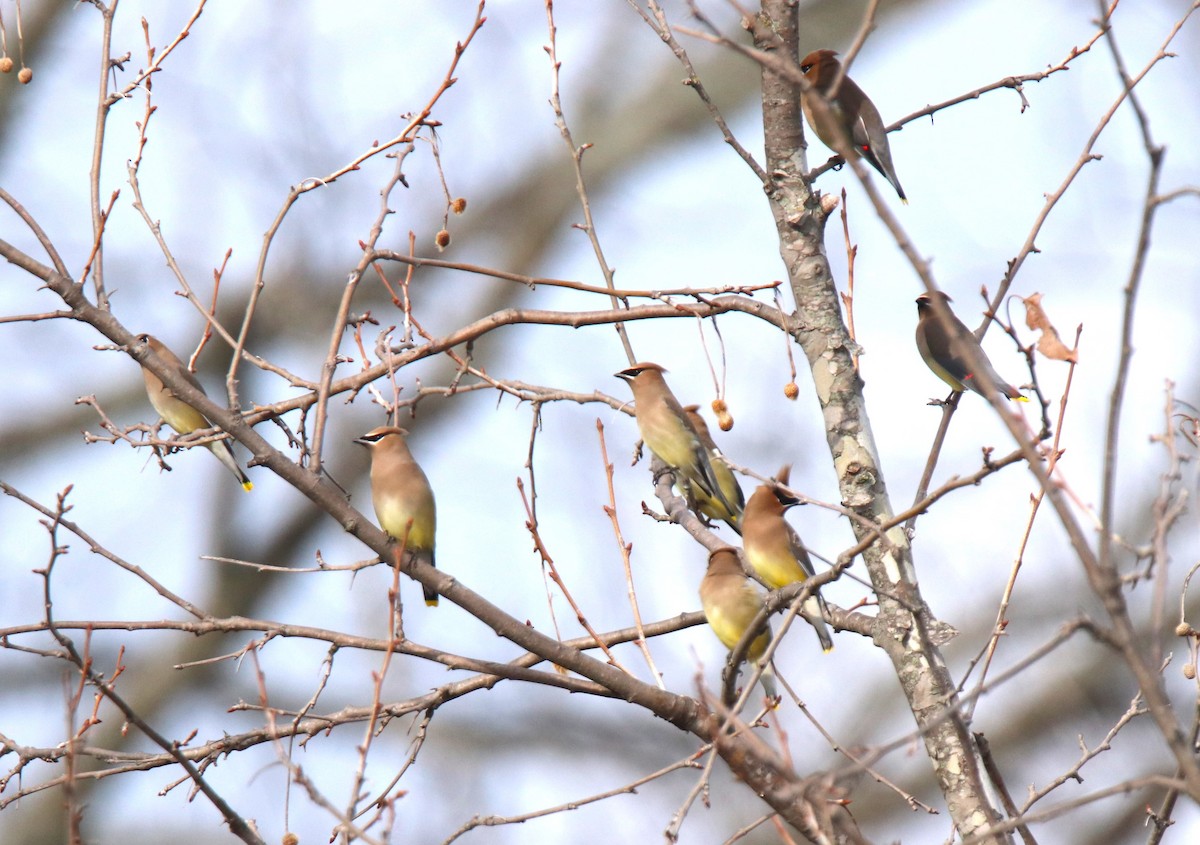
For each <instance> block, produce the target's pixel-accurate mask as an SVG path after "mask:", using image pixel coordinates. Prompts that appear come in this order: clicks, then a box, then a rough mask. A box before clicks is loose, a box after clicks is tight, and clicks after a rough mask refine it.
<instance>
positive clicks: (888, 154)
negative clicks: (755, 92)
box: [800, 50, 908, 203]
mask: <svg viewBox="0 0 1200 845" xmlns="http://www.w3.org/2000/svg"><path fill="white" fill-rule="evenodd" d="M836 56H837V53H836V52H834V51H833V50H813V51H812V52H811V53H809V54H808V55H807V56H805V57H804V58H803V59H801V60H800V70H801V72H802V73H803V74H804V78H805V79H807V80H808V81H809V82H811V83H812V86H813V88H814V89H815V91H816V93H818V94H820V95H821V96H822V97H824V98H825V100H826V103H827V105H828V106H829V109H828V111H829V118H828V119H825V120H822V119H820V118H818V117H817V115H816V114H815V113H814V110H813V106H812V100H813V94H812V93H810V92H808V91H805V92H802V93H801V95H800V108H801V109H802V110H803V111H804V117H805V119H807V120H808V125H809V126H811V127H812V130H813V132H815V133H816V134H817V137H818V138H820V139H821V142H822V143H824V144H825V146H827V147H829V149H831V150H833V151H834V152H838V147H837V144H838V139H839V137H840V136H842V135H844V136H845V139H846V140H847V141H849V142H850V145H851V146H852V147H853V148H854V151H855V152H856V153H858V154H859V155H860V156H862V157H863V158H864V159H865V160H866V162H867V164H869V165H871V166H872V167H874V168H875V169H876V170H878V171H879V172H880V173H881V174H883V178H885V179H887V180H888V181H889V182H891V183H892V187H893V188H895V189H896V193H897V194H899V195H900V199H901V200H902V201H903V202H905V203H907V202H908V197H906V196H905V195H904V189H903V188H901V187H900V180H899V179H897V178H896V167H895V165H893V164H892V150H891V147H889V146H888V139H887V130H886V129H884V126H883V118H881V117H880V116H879V109H877V108H875V104H874V103H872V102H871V98H870V97H868V96H867V95H866V94H864V93H863V90H862V89H861V88H859V87H858V86H857V85H856V84H855V83H854V80H853V79H851V78H850V77H848V76H846V75H845V74H842V75H841V76H842V81H841V83H840V84H838V86H837V90H836V91H833V90H832V89H833V85H834V82H835V81H836V80H837V77H838V73H839V71H840V70H841V68H842V63H841V62H839V61H838V60H837V58H836Z"/></svg>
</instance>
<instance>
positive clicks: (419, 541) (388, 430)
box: [354, 425, 438, 607]
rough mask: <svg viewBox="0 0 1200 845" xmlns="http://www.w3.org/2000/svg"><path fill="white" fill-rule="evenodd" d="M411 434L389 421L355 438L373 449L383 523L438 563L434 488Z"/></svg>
mask: <svg viewBox="0 0 1200 845" xmlns="http://www.w3.org/2000/svg"><path fill="white" fill-rule="evenodd" d="M407 434H408V432H407V431H405V430H404V429H402V428H397V427H395V426H386V425H385V426H380V427H379V428H376V429H372V430H371V431H368V432H367V433H366V434H364V435H363V436H362V437H359V438H358V439H357V440H355V441H354V442H355V443H359V444H361V445H363V446H366V447H367V448H368V449H370V450H371V501H372V502H373V503H374V505H375V516H376V518H378V519H379V527H380V528H382V529H383V530H384V532H386V533H387V534H388V536H390V537H391V538H392V539H393V540H395V541H396V542H397V543H400V544H402V545H403V546H404V548H405V549H407V550H408V551H409V552H411V553H412V554H413V555H414V556H416V557H418V558H419V559H421V560H423V561H425V562H426V563H428V564H429V565H430V566H437V564H436V563H434V556H433V544H434V534H435V533H437V506H436V505H435V504H434V501H433V488H432V487H430V486H429V479H428V478H426V477H425V472H424V471H423V470H422V469H421V467H420V466H419V465H418V464H417V462H416V461H415V460H414V459H413V456H412V452H410V451H409V449H408V442H407V441H406V440H405V439H404V438H405V436H406V435H407ZM421 586H422V589H423V590H424V591H425V604H427V605H428V606H429V607H437V603H438V594H437V591H436V590H433V589H431V588H429V587H426V586H425V585H423V584H422V585H421Z"/></svg>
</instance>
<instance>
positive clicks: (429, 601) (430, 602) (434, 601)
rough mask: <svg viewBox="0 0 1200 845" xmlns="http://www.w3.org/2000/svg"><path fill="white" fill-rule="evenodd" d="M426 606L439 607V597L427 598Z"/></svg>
mask: <svg viewBox="0 0 1200 845" xmlns="http://www.w3.org/2000/svg"><path fill="white" fill-rule="evenodd" d="M425 606H426V607H437V606H438V600H437V599H425Z"/></svg>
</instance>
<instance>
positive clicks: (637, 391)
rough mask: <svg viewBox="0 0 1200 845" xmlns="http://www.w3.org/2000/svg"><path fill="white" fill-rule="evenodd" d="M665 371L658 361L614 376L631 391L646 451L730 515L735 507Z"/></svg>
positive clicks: (696, 493)
mask: <svg viewBox="0 0 1200 845" xmlns="http://www.w3.org/2000/svg"><path fill="white" fill-rule="evenodd" d="M665 372H666V370H665V369H664V368H663V367H662V366H660V365H659V364H650V363H641V364H634V365H633V366H632V367H630V368H629V369H627V370H621V372H619V373H614V375H616V377H617V378H621V379H625V380H626V381H627V382H629V387H630V389H632V390H633V400H634V408H633V410H634V413H635V415H636V417H637V426H638V431H640V432H641V434H642V440H643V442H645V444H646V445H647V446H649V447H650V451H651V452H653V453H654V454H655V455H657V456H658V458H659V459H660V460H661V461H662V462H663V463H665V464H667V465H668V466H671V467H673V468H674V469H675V470H676V471H677V472H678V473H679V474H680V475H682V476H683V479H682V480H684V481H686V482H687V483H688V484H689V485H691V490H692V495H693V496H697V495H699V494H700V493H703V494H704V495H705V496H707V497H709V498H710V499H713V500H714V501H715V502H717V503H718V504H720V505H721V506H722V507H723V508H725V510H726V511H728V512H729V513H731V514H732V513H734V512H735V511H736V510H737V508H736V507H735V506H734V505H733V504H732V503H731V502H730V501H729V500H728V499H727V498H726V497H725V494H724V492H722V489H721V483H720V480H719V479H718V477H717V472H716V470H715V469H714V468H713V462H712V460H711V457H710V454H709V451H708V448H707V447H706V446H705V445H704V443H703V442H702V441H701V439H700V435H699V433H698V432H697V431H696V429H695V428H694V427H693V426H692V424H691V422H689V421H688V417H687V414H686V413H685V412H684V410H683V407H682V406H681V405H680V404H679V400H678V399H676V398H675V394H674V393H672V392H671V388H669V387H667V382H666V380H664V379H663V373H665Z"/></svg>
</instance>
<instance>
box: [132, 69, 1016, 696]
mask: <svg viewBox="0 0 1200 845" xmlns="http://www.w3.org/2000/svg"><path fill="white" fill-rule="evenodd" d="M836 55H837V54H836V53H835V52H834V51H832V50H816V51H814V52H812V53H809V54H808V55H807V56H805V57H804V59H802V60H801V63H800V68H801V71H802V72H803V73H804V75H805V77H806V78H807V79H808V80H809V81H810V82H811V83H812V85H811V91H806V92H804V93H803V94H802V106H803V111H804V114H805V117H806V118H807V120H808V122H809V125H810V126H811V127H812V129H813V131H814V132H815V133H816V135H817V137H819V138H820V139H821V140H822V141H823V142H824V143H825V144H826V145H828V146H829V147H830V148H832V149H838V148H839V145H840V144H842V143H844V141H847V140H848V141H849V142H850V143H851V144H852V147H853V150H854V152H855V153H857V154H858V155H859V156H861V157H862V158H863V159H864V160H866V161H867V162H868V163H870V164H871V165H872V166H873V167H874V168H875V169H876V170H878V171H879V172H880V173H881V174H883V176H884V178H886V179H887V181H888V182H889V183H890V184H891V185H892V187H893V188H895V190H896V193H897V194H898V195H899V197H900V199H901V200H903V201H905V202H907V199H906V197H905V195H904V190H903V188H901V187H900V180H899V179H897V178H896V171H895V167H894V165H893V163H892V157H891V151H890V149H889V148H888V141H887V132H886V129H885V128H884V124H883V121H882V119H881V118H880V116H879V111H878V110H877V109H876V108H875V105H874V104H873V103H872V102H871V100H870V98H868V97H867V96H866V94H864V93H863V91H862V89H861V88H859V87H858V86H857V85H856V84H855V83H854V81H853V80H852V79H850V78H849V77H848V76H846V75H845V73H844V71H843V70H842V66H841V63H840V62H838V60H837V58H836ZM814 95H815V96H819V98H820V100H821V105H818V106H814ZM949 302H950V297H948V296H947V295H946V294H944V293H941V292H940V291H936V292H932V293H925V294H922V295H921V296H919V297H917V315H918V319H917V328H916V343H917V349H918V351H919V352H920V354H921V357H922V358H923V359H924V361H925V363H926V364H927V365H928V366H929V368H930V369H931V370H933V372H934V373H936V374H937V375H938V376H939V377H940V378H941V379H942V380H944V381H945V382H946V383H947V384H949V385H950V387H951V388H952V389H953V390H954V391H956V392H961V391H963V390H967V389H969V390H972V391H974V392H976V393H979V394H980V395H983V396H985V397H986V396H988V394H989V393H991V392H993V391H995V392H999V393H1000V394H1001V395H1003V396H1006V397H1008V398H1010V399H1016V400H1019V401H1025V397H1023V396H1022V395H1021V393H1020V391H1019V390H1017V389H1016V388H1015V387H1013V386H1012V385H1010V384H1008V383H1007V382H1005V381H1004V380H1003V379H1001V378H1000V376H999V375H998V374H997V373H996V371H995V369H994V368H993V367H992V365H991V363H990V361H989V360H988V358H987V355H986V354H985V353H984V351H983V348H982V347H981V346H980V344H979V341H978V340H977V339H976V337H975V335H974V334H972V333H971V331H970V330H969V329H968V328H967V327H966V326H965V325H964V324H963V323H962V321H960V320H959V319H958V318H957V317H955V316H954V314H953V312H952V311H951V310H950V307H949V304H948V303H949ZM135 349H137V350H138V352H139V354H138V356H137V357H138V360H139V361H141V360H145V359H146V358H148V357H149V356H150V355H153V356H155V357H156V358H157V359H158V362H159V364H160V366H163V367H165V368H166V370H168V371H170V372H173V373H174V374H175V375H177V376H178V377H179V378H181V379H183V380H184V381H186V382H187V383H188V384H190V385H191V386H192V387H193V388H195V389H196V390H199V391H200V392H201V393H203V392H204V389H203V387H201V385H200V383H199V382H198V381H197V380H196V378H195V376H194V375H193V374H192V373H191V372H190V371H189V370H188V369H187V367H185V366H184V364H183V362H182V361H180V359H179V358H178V357H177V356H176V355H175V354H174V353H173V352H172V351H171V350H170V349H169V348H167V347H166V346H165V345H163V344H162V343H161V342H159V341H158V340H157V339H155V338H154V337H151V336H150V335H148V334H142V335H139V336H138V338H137V343H136V344H135ZM664 372H666V370H665V368H664V367H662V366H661V365H659V364H655V363H649V362H646V363H640V364H635V365H634V366H632V367H629V368H628V369H625V370H622V371H620V372H619V373H616V376H617V377H618V378H621V379H623V380H625V381H626V382H628V384H629V386H630V388H631V390H632V391H633V398H634V413H635V416H636V419H637V426H638V430H639V432H640V434H641V437H642V441H643V442H644V443H645V445H646V446H647V447H648V448H649V449H650V451H651V452H653V453H654V455H655V456H656V457H657V458H658V459H659V460H660V461H662V463H663V464H665V465H666V466H667V467H669V468H670V469H671V471H672V472H673V473H674V476H675V479H676V483H677V485H678V487H679V490H680V493H681V494H682V496H683V497H684V499H685V500H686V501H687V503H688V505H689V507H690V508H691V509H692V510H693V511H695V512H696V513H697V514H699V515H701V516H702V517H705V518H708V519H710V520H720V521H722V522H724V523H726V524H727V525H728V526H729V527H730V528H732V529H733V530H734V531H735V532H736V533H737V534H738V535H740V536H741V538H742V549H741V553H739V550H738V549H737V548H735V547H734V546H723V547H721V548H718V549H717V550H716V551H713V552H712V553H711V554H710V555H709V558H708V567H707V570H706V572H705V575H704V578H703V579H702V580H701V582H700V600H701V603H702V605H703V607H704V613H705V617H706V618H707V620H708V623H709V625H710V626H711V627H712V629H713V631H714V632H715V633H716V635H717V637H718V638H719V639H720V640H721V642H722V643H723V644H724V645H725V647H726V648H729V649H731V650H732V649H733V648H735V647H736V646H737V644H738V643H739V642H740V641H741V639H742V637H743V636H744V635H745V633H746V631H747V628H748V627H749V626H750V625H751V623H752V622H753V620H754V618H755V617H756V616H757V615H758V614H759V612H760V611H761V609H762V608H763V606H764V601H765V600H764V597H763V595H762V594H761V593H760V592H759V590H758V589H757V588H756V587H755V586H754V584H753V583H752V581H751V579H750V578H749V577H748V575H747V570H746V569H744V568H743V563H742V560H743V556H744V560H745V563H746V564H747V565H748V568H749V571H750V572H752V573H754V574H755V575H756V576H757V578H758V579H759V580H760V581H761V582H762V583H763V584H765V585H766V586H767V587H769V588H770V589H771V590H778V589H781V588H783V587H786V586H788V585H789V584H793V583H796V582H802V581H805V580H807V579H808V578H809V577H811V576H812V575H813V574H814V570H813V565H812V560H811V559H810V557H809V555H808V552H807V550H806V549H805V548H804V544H803V543H802V542H801V540H800V538H799V536H798V535H797V534H796V532H795V530H794V529H793V528H792V527H791V525H789V524H788V522H787V521H786V519H785V518H784V515H785V513H786V511H787V509H788V508H790V507H792V506H794V505H796V504H799V500H798V499H797V498H795V497H794V496H793V495H791V494H790V493H789V492H788V491H787V484H788V476H789V469H790V467H788V466H784V467H783V468H782V469H781V470H780V471H779V472H778V473H777V474H776V475H775V478H774V480H773V481H772V482H769V483H765V484H761V485H759V486H758V487H757V488H756V489H755V491H754V493H753V495H751V497H750V500H749V501H748V502H747V501H746V499H745V496H744V494H743V492H742V488H741V486H740V485H739V484H738V481H737V479H736V478H735V477H734V475H733V472H732V470H731V469H730V467H729V464H727V463H726V462H725V461H724V459H723V458H722V456H721V452H720V450H719V449H718V448H717V446H716V444H715V443H714V441H713V439H712V435H711V433H710V432H709V429H708V426H707V424H706V423H705V422H704V419H703V418H702V417H701V416H700V414H699V413H698V406H696V405H688V406H684V405H681V404H680V402H679V400H678V399H677V398H676V397H675V395H674V394H673V393H672V392H671V389H670V387H668V386H667V383H666V380H665V379H664V378H663V373H664ZM142 373H143V376H144V378H145V382H146V392H147V394H148V395H149V398H150V404H151V405H152V406H153V407H154V410H155V411H156V412H157V413H158V414H159V416H161V417H162V419H163V421H164V422H165V423H167V425H169V426H170V427H171V428H172V429H174V430H175V431H176V432H177V433H178V434H180V435H187V434H190V433H192V432H194V431H199V430H201V429H207V428H211V427H212V426H211V423H210V422H209V420H208V419H207V418H206V417H205V416H204V415H203V414H202V413H201V412H200V411H198V410H197V409H196V408H194V407H192V406H191V405H189V404H188V403H187V402H185V401H184V400H182V399H180V398H179V397H178V396H176V395H175V393H174V392H173V391H172V390H171V388H170V387H168V386H167V385H165V384H164V383H163V381H162V380H161V379H160V378H159V377H158V376H157V375H155V374H154V373H153V372H151V371H150V370H149V369H147V368H146V367H145V366H144V365H143V366H142ZM407 435H408V432H407V431H405V430H404V429H403V428H399V427H397V426H381V427H379V428H376V429H374V430H372V431H369V432H367V433H366V434H364V435H363V436H362V437H359V438H358V439H357V440H355V442H356V443H359V444H361V445H363V446H365V447H367V448H368V449H369V450H370V453H371V496H372V502H373V504H374V507H375V515H376V517H377V519H378V520H379V527H380V528H381V529H383V531H385V532H386V533H387V534H388V535H389V536H390V537H391V538H392V539H393V540H395V541H396V544H397V549H396V555H397V557H398V558H399V556H400V555H401V554H402V553H403V554H409V555H413V556H414V557H416V558H417V559H420V560H423V561H424V562H426V563H428V564H429V565H430V566H434V565H435V562H434V546H435V535H436V533H437V508H436V504H435V501H434V495H433V488H432V487H431V486H430V484H429V479H428V477H427V476H426V475H425V472H424V471H423V470H422V469H421V467H420V465H419V464H418V463H417V461H416V460H415V459H414V458H413V455H412V452H411V451H410V450H409V447H408V441H407ZM204 445H205V446H206V447H207V448H208V449H209V450H210V451H211V452H212V453H213V454H214V455H215V456H216V457H217V459H218V460H219V461H220V462H221V463H222V464H224V465H225V467H227V468H228V469H229V470H230V471H231V472H232V473H233V474H234V475H235V476H236V477H237V479H238V481H239V483H241V485H242V487H243V488H244V489H246V490H250V489H251V488H252V487H253V485H252V484H251V482H250V480H249V478H247V477H246V474H245V472H243V471H242V469H241V467H240V466H239V465H238V463H237V460H236V459H235V458H234V455H233V450H232V449H231V448H230V445H229V441H228V440H226V439H219V440H211V441H209V442H208V443H206V444H204ZM423 589H424V594H425V603H426V604H427V605H430V606H436V605H437V603H438V594H437V591H436V590H434V589H433V588H431V587H428V586H424V585H423ZM802 615H803V616H804V618H805V619H806V620H807V621H808V622H809V623H810V624H811V625H812V626H813V628H814V630H815V631H816V633H817V637H818V639H819V640H820V643H821V647H822V649H823V650H825V651H829V650H830V649H831V648H833V640H832V638H831V636H830V633H829V627H828V625H827V622H826V618H825V612H824V604H823V603H822V601H821V600H820V596H819V594H818V595H816V596H812V597H810V598H809V599H808V600H807V601H806V603H805V605H804V609H803V612H802ZM770 639H771V631H770V627H769V626H767V627H765V628H764V629H763V631H762V632H761V633H760V634H759V635H758V636H757V637H756V638H755V640H754V642H753V643H751V644H750V647H749V649H748V650H747V659H749V660H750V661H752V662H754V663H756V664H758V663H759V662H760V661H761V660H762V657H763V655H764V652H765V650H766V648H767V645H768V643H769V642H770ZM760 668H761V670H762V675H761V680H762V684H763V689H764V691H765V692H766V693H767V695H768V696H770V697H772V698H774V697H775V696H776V689H775V685H774V681H773V678H772V674H771V671H770V666H769V665H762V666H761V667H760Z"/></svg>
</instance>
